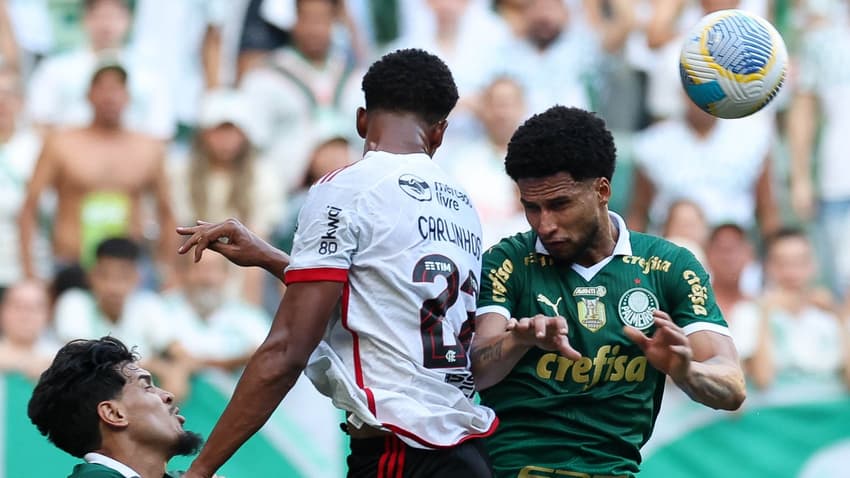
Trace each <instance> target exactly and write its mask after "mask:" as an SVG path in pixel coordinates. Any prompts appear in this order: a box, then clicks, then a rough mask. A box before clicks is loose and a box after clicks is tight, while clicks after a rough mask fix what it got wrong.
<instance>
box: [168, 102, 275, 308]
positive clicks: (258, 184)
mask: <svg viewBox="0 0 850 478" xmlns="http://www.w3.org/2000/svg"><path fill="white" fill-rule="evenodd" d="M252 114H254V111H253V110H251V108H250V107H249V104H248V102H247V99H246V98H245V95H244V93H242V92H240V91H239V90H232V89H217V90H214V91H209V92H207V93H206V94H205V95H204V97H203V101H202V103H201V108H200V116H199V118H198V129H197V131H196V132H195V137H194V140H193V143H192V146H191V149H190V151H189V154H188V156H189V157H188V159H186V160H177V159H175V160H173V161H171V165H170V166H171V167H170V171H169V177H170V179H171V191H173V196H172V197H173V201H174V210H175V213H176V217H177V219H178V222H179V223H181V224H191V223H193V222H194V221H195V220H196V219H202V220H205V221H211V222H217V221H223V220H224V219H227V218H228V217H238V218H239V220H240V221H242V222H243V223H245V224H248V225H250V227H251V228H252V230H254V231H256V232H257V234H259V235H260V236H261V237H263V238H267V237H269V235H270V234H271V232H272V226H273V224H274V223H275V222H276V221H277V220H278V218H279V217H280V216H281V215H282V214H283V210H284V209H285V201H286V198H285V197H284V196H283V194H282V191H281V187H280V181H279V179H278V177H277V175H275V174H274V173H270V172H269V171H270V170H273V168H272V167H271V166H270V165H269V164H267V160H266V161H261V160H260V158H259V155H258V152H257V150H256V148H255V146H254V144H255V138H256V135H255V133H254V129H253V127H252V125H253V123H252V121H251V115H252ZM264 275H265V274H264V273H263V272H262V271H260V270H257V269H240V268H236V267H234V268H233V270H232V275H231V276H232V277H231V281H230V283H231V286H232V287H230V288H228V289H229V290H232V291H236V294H235V295H238V296H241V297H243V298H245V299H246V300H248V301H250V302H252V303H254V304H259V303H260V300H261V297H260V295H261V294H260V292H261V290H262V289H261V287H260V286H259V284H261V282H262V278H263V277H264Z"/></svg>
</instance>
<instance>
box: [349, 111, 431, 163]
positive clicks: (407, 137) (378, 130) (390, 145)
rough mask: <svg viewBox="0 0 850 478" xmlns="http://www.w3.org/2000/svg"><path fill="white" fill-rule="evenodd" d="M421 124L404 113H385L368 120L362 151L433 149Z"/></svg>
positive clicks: (406, 151) (415, 151) (405, 152)
mask: <svg viewBox="0 0 850 478" xmlns="http://www.w3.org/2000/svg"><path fill="white" fill-rule="evenodd" d="M434 149H436V148H432V147H430V145H429V141H428V138H427V133H426V130H425V128H424V127H423V126H422V124H421V123H420V122H419V121H417V120H415V119H413V118H411V117H410V116H409V115H406V114H395V113H385V114H381V115H376V116H375V117H373V118H370V120H369V131H368V133H367V134H366V141H365V145H364V153H365V152H369V151H384V152H387V153H393V154H414V153H425V154H427V155H429V156H431V155H432V154H433V150H434Z"/></svg>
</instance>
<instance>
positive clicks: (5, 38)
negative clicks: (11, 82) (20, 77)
mask: <svg viewBox="0 0 850 478" xmlns="http://www.w3.org/2000/svg"><path fill="white" fill-rule="evenodd" d="M0 66H3V67H8V68H11V69H12V70H18V68H19V67H20V65H19V61H18V42H17V41H16V39H15V28H14V26H13V24H12V19H11V18H10V16H9V6H8V5H7V2H6V0H0Z"/></svg>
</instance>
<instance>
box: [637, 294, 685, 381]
mask: <svg viewBox="0 0 850 478" xmlns="http://www.w3.org/2000/svg"><path fill="white" fill-rule="evenodd" d="M652 315H653V316H655V333H654V334H653V335H652V337H647V336H646V335H644V334H643V332H641V331H640V330H638V329H636V328H634V327H629V326H626V327H624V331H625V333H626V336H627V337H628V338H629V339H631V341H632V342H634V343H636V344H637V346H638V347H640V349H641V350H642V351H643V353H644V355H646V359H647V360H648V361H649V363H650V364H651V365H652V366H653V367H655V368H656V369H658V370H659V371H660V372H663V373H665V374H667V375H669V376H670V378H672V379H673V381H675V382H677V383H679V382H680V381H682V380H684V379H685V377H686V376H687V375H688V372H689V371H690V369H691V360H692V358H693V350H691V343H690V342H689V341H688V337H687V335H685V331H684V330H682V329H681V328H680V327H679V326H678V325H676V324H675V323H674V322H673V320H672V319H671V318H670V316H669V315H668V314H667V313H666V312H662V311H660V310H656V311H655V312H653V313H652Z"/></svg>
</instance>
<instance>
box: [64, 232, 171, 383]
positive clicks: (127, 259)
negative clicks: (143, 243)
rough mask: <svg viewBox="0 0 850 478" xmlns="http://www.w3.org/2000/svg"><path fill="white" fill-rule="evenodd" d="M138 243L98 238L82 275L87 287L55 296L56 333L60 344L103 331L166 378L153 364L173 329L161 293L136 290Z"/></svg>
mask: <svg viewBox="0 0 850 478" xmlns="http://www.w3.org/2000/svg"><path fill="white" fill-rule="evenodd" d="M139 255H140V249H139V246H138V245H137V244H136V243H134V242H133V241H131V240H129V239H125V238H120V237H118V238H110V239H106V240H104V241H103V242H101V243H100V244H99V245H98V247H97V251H96V252H95V256H96V259H95V263H94V265H93V266H92V267H91V269H90V270H89V271H88V273H87V278H88V283H89V286H90V288H91V290H85V289H81V288H72V289H69V290H67V291H65V292H64V293H63V294H62V295H61V296H60V297H59V298H58V300H57V302H56V306H55V309H54V310H55V312H54V328H55V331H56V336H57V337H58V338H59V340H61V341H62V342H68V341H70V340H74V339H79V338H87V339H93V338H98V337H101V336H104V335H112V336H114V337H116V338H119V339H121V340H122V341H126V342H127V343H130V344H133V346H134V347H137V349H138V352H139V353H140V354H142V355H143V356H144V357H146V366H147V367H150V368H151V371H154V372H155V373H161V374H162V375H163V376H162V377H161V380H163V381H167V380H168V379H169V377H168V374H169V373H171V372H172V371H171V370H169V369H168V368H167V367H158V363H157V356H158V355H159V354H160V353H161V352H163V351H165V350H166V348H167V347H168V346H169V345H170V344H171V342H172V340H173V327H171V323H170V322H169V318H168V312H167V309H166V308H165V304H164V302H163V300H162V297H161V296H159V295H158V294H156V293H154V292H151V291H147V290H142V289H140V287H139V285H140V280H141V277H140V271H139V262H138V261H139Z"/></svg>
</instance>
